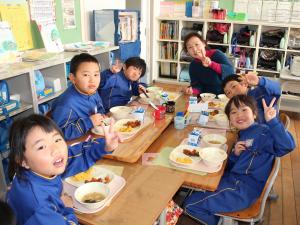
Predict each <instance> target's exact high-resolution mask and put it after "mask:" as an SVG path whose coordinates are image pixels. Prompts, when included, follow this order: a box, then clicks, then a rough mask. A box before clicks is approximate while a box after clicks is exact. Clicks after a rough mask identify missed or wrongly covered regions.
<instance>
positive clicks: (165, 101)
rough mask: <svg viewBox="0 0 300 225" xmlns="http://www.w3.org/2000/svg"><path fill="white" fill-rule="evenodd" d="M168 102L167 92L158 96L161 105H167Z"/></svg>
mask: <svg viewBox="0 0 300 225" xmlns="http://www.w3.org/2000/svg"><path fill="white" fill-rule="evenodd" d="M168 101H169V95H168V93H167V92H162V93H161V94H160V98H159V103H160V104H161V105H162V104H164V103H167V102H168Z"/></svg>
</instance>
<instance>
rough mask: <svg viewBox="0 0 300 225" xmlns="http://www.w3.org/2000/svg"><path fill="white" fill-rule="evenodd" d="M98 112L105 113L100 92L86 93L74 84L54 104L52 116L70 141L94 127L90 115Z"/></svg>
mask: <svg viewBox="0 0 300 225" xmlns="http://www.w3.org/2000/svg"><path fill="white" fill-rule="evenodd" d="M96 112H97V113H100V114H104V113H105V111H104V108H103V104H102V100H101V98H100V96H99V94H98V92H96V93H95V94H93V95H85V94H82V93H80V92H79V91H78V90H77V89H76V88H75V86H74V85H72V86H70V87H68V89H67V90H66V91H65V92H64V93H63V94H62V95H60V96H59V97H58V98H57V99H56V100H55V101H54V103H53V104H52V109H51V117H52V119H53V120H54V121H55V122H56V124H57V125H58V126H59V127H60V129H61V130H62V132H63V134H64V136H65V140H67V141H68V140H72V139H75V138H78V137H81V136H82V135H84V134H85V133H86V132H87V131H88V130H90V129H91V128H92V127H93V123H92V121H91V119H90V115H92V114H94V113H96Z"/></svg>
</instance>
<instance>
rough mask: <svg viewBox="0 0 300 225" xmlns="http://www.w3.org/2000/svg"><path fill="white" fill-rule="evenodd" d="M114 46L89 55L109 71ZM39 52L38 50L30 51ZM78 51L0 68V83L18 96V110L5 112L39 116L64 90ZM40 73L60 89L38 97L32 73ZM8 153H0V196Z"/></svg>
mask: <svg viewBox="0 0 300 225" xmlns="http://www.w3.org/2000/svg"><path fill="white" fill-rule="evenodd" d="M117 49H118V47H117V46H112V47H107V48H103V47H96V48H95V50H93V51H91V52H89V53H90V54H91V55H94V56H95V57H96V58H97V59H98V60H99V62H100V64H101V69H102V70H104V69H106V68H109V52H110V51H113V50H117ZM34 51H39V50H34ZM76 54H79V53H78V52H63V53H59V54H57V55H56V56H55V57H53V58H51V59H50V60H47V61H40V62H31V63H29V62H21V63H14V64H11V65H9V66H7V67H5V69H1V72H0V80H6V81H7V83H8V86H9V90H10V95H13V94H19V95H20V108H19V109H17V110H14V111H11V112H10V113H9V116H10V117H14V118H16V117H23V116H26V115H28V114H31V113H39V105H41V104H43V103H46V102H49V101H50V100H52V99H54V98H56V97H58V96H59V95H60V94H61V93H63V92H64V90H65V89H66V88H67V74H66V64H67V63H69V62H70V60H71V59H72V57H73V56H74V55H76ZM36 70H40V71H41V73H42V74H43V76H44V78H46V77H52V78H59V79H60V83H61V90H60V91H59V92H56V93H55V92H54V93H53V94H52V95H49V96H47V97H43V98H40V97H38V95H37V93H36V85H35V76H34V71H36ZM4 119H5V117H4V116H0V121H1V120H4ZM7 156H8V151H6V152H0V197H1V194H2V193H4V192H5V190H6V182H5V180H4V172H3V166H2V160H3V159H5V158H7Z"/></svg>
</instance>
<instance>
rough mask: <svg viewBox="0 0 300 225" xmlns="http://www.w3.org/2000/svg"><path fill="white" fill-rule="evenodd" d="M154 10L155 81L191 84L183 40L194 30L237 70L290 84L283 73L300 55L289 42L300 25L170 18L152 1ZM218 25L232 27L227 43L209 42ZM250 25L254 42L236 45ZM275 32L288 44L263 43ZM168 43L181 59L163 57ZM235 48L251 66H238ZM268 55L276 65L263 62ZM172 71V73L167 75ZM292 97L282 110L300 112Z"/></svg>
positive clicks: (153, 75)
mask: <svg viewBox="0 0 300 225" xmlns="http://www.w3.org/2000/svg"><path fill="white" fill-rule="evenodd" d="M152 8H154V9H156V10H153V11H152V14H151V17H152V22H153V24H152V27H151V43H152V48H151V56H152V58H151V65H150V67H151V71H150V73H151V77H152V80H153V81H158V82H171V83H177V84H182V85H188V82H187V80H186V79H182V78H181V73H183V72H184V73H185V75H186V74H187V73H188V67H189V62H190V61H189V59H188V57H186V55H185V54H184V52H183V38H184V36H185V34H187V32H188V31H189V30H191V29H194V30H197V31H198V32H201V33H202V36H203V37H204V39H206V40H207V41H208V46H209V47H210V48H218V49H220V50H222V51H223V52H225V53H226V54H227V55H228V56H229V57H230V58H231V59H232V61H233V65H234V66H235V69H237V70H250V71H257V72H258V73H259V75H263V76H267V77H270V78H274V79H278V80H280V81H281V82H282V83H284V82H285V81H286V79H285V78H281V76H282V75H281V74H283V73H282V71H283V69H284V68H285V65H286V62H287V61H288V60H289V58H290V57H291V56H300V46H299V48H296V49H292V48H290V47H289V42H291V41H293V40H292V39H293V38H294V36H293V35H292V34H293V33H295V32H300V24H292V23H284V22H281V23H278V22H277V23H276V22H268V21H261V20H249V21H231V20H215V19H203V18H191V17H175V16H171V15H170V17H160V16H159V13H160V11H159V10H157V9H159V8H160V1H159V0H154V1H153V2H152ZM217 23H224V24H227V25H228V30H227V32H226V35H227V40H226V39H225V42H224V38H220V40H219V41H215V40H209V35H208V33H209V32H210V31H211V30H212V28H213V27H214V24H217ZM165 26H167V27H171V28H172V31H174V35H171V36H170V37H168V36H165V35H164V31H165V29H163V28H164V27H165ZM246 26H247V27H248V28H249V30H250V31H251V36H253V37H252V38H253V40H252V42H251V43H249V42H248V43H247V42H246V43H237V42H234V35H235V34H236V33H238V32H239V31H240V30H241V29H242V28H243V27H246ZM162 27H163V28H162ZM195 27H196V29H195ZM271 30H279V31H280V32H282V34H283V38H284V42H283V43H282V44H281V45H280V46H278V45H274V46H266V45H265V44H264V43H263V38H264V35H265V33H266V32H270V31H271ZM166 42H167V43H170V44H169V45H172V44H173V43H176V46H178V49H177V57H172V59H162V58H161V51H162V48H163V47H162V46H164V45H165V43H166ZM299 45H300V44H299ZM174 46H175V45H174ZM234 48H238V49H239V53H238V54H244V55H245V56H247V57H249V58H250V65H249V67H247V68H245V66H246V65H245V62H244V63H238V61H240V56H238V57H233V56H232V53H234V52H233V51H234ZM266 53H268V54H269V56H270V55H274V57H276V61H275V63H274V62H272V63H270V64H269V65H268V62H264V61H262V60H261V59H262V55H263V54H266ZM173 56H176V55H173ZM171 67H173V69H171ZM175 67H176V71H175ZM162 68H163V69H162ZM182 71H183V72H182ZM162 72H163V73H162ZM168 72H169V74H166V73H168ZM171 72H172V73H171ZM174 72H176V74H174ZM292 77H293V76H292ZM295 84H298V86H297V87H298V88H300V80H299V79H296V81H293V85H294V86H295ZM297 93H298V92H297ZM291 96H292V95H291V94H289V95H288V96H287V95H283V96H282V109H283V110H289V111H300V110H299V109H296V108H297V107H296V106H295V103H297V104H299V103H300V97H291ZM291 99H292V100H297V101H296V102H293V101H291ZM287 100H288V101H287ZM285 102H287V105H285Z"/></svg>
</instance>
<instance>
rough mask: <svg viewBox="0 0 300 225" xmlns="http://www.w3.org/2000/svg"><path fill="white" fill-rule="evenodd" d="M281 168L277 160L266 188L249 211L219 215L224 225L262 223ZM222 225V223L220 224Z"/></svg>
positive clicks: (278, 159)
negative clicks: (268, 199) (240, 222)
mask: <svg viewBox="0 0 300 225" xmlns="http://www.w3.org/2000/svg"><path fill="white" fill-rule="evenodd" d="M279 168H280V158H276V159H275V162H274V164H273V168H272V171H271V173H270V176H269V178H268V180H267V183H266V185H265V187H264V190H263V192H262V193H261V195H260V197H259V198H258V199H257V200H256V202H255V203H254V204H253V205H251V206H250V207H249V208H247V209H243V210H241V211H238V212H231V213H221V214H217V215H218V216H221V217H222V218H223V221H222V223H221V224H222V225H236V224H238V221H243V222H248V223H250V224H251V225H254V223H255V222H260V221H262V219H263V215H264V211H265V204H266V201H267V198H268V196H269V193H270V191H271V189H272V187H273V184H274V182H275V179H276V176H277V174H278V171H279ZM219 224H220V223H219Z"/></svg>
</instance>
